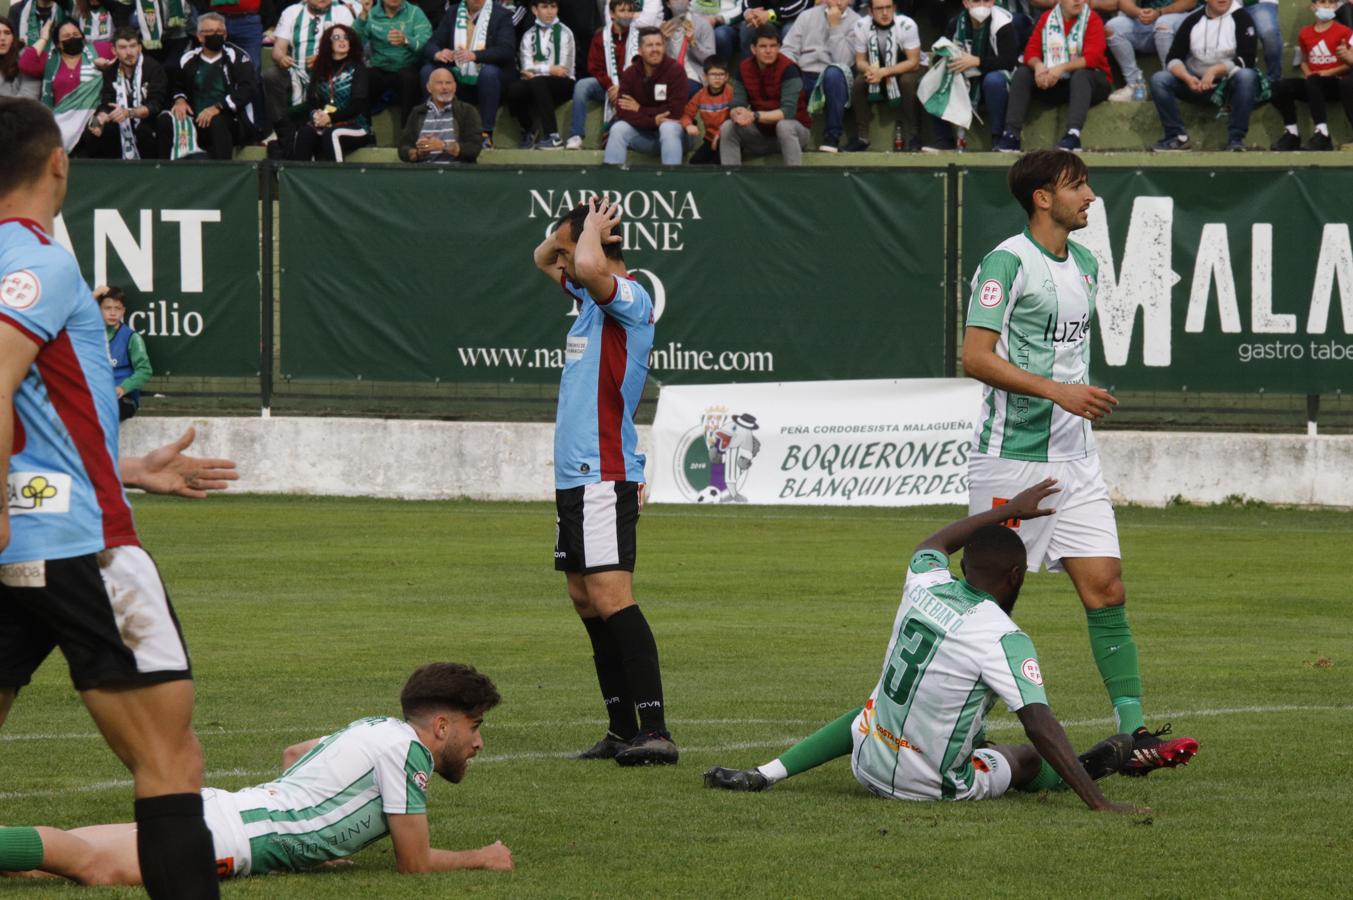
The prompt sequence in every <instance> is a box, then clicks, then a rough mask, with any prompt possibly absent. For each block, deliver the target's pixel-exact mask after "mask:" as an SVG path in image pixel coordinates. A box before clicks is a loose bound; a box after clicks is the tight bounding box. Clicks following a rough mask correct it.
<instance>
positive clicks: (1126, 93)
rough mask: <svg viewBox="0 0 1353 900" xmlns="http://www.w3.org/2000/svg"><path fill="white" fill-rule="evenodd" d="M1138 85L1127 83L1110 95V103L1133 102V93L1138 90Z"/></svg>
mask: <svg viewBox="0 0 1353 900" xmlns="http://www.w3.org/2000/svg"><path fill="white" fill-rule="evenodd" d="M1136 90H1137V85H1135V84H1125V85H1123V86H1122V87H1120V88H1119V89H1118V90H1116V91H1114V92H1113V93H1112V94H1110V95H1109V102H1110V103H1131V102H1132V95H1133V94H1134V93H1135V92H1136Z"/></svg>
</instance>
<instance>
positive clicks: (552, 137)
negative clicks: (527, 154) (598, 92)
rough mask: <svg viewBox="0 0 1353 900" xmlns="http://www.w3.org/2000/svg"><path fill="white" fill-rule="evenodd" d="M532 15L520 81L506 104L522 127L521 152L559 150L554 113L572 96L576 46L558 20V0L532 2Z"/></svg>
mask: <svg viewBox="0 0 1353 900" xmlns="http://www.w3.org/2000/svg"><path fill="white" fill-rule="evenodd" d="M531 13H532V15H534V16H535V22H534V23H532V25H531V27H530V28H528V29H527V31H526V33H525V34H524V35H522V38H521V48H520V53H519V54H518V55H519V57H520V60H519V65H520V68H521V78H520V79H519V80H517V81H514V82H512V84H511V85H510V86H509V87H508V92H507V104H508V108H509V109H511V110H512V114H513V115H514V116H516V118H517V122H518V123H520V125H521V133H522V149H530V148H531V147H537V148H539V149H541V150H557V149H559V148H560V147H562V146H564V142H563V141H562V140H560V139H559V121H558V116H557V115H556V112H555V110H556V109H557V108H558V106H559V104H561V103H563V102H564V101H565V100H567V99H568V98H569V97H572V96H573V67H574V60H575V57H576V54H577V45H576V42H575V41H574V39H573V32H572V31H571V30H569V27H568V26H567V25H565V24H564V23H563V22H560V21H559V2H558V0H532V3H531Z"/></svg>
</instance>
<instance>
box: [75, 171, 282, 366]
mask: <svg viewBox="0 0 1353 900" xmlns="http://www.w3.org/2000/svg"><path fill="white" fill-rule="evenodd" d="M55 231H56V234H55V235H54V237H56V239H57V240H58V241H59V242H60V243H62V244H63V245H65V246H66V247H67V249H69V250H70V251H71V252H72V253H74V254H75V258H76V259H77V260H79V262H80V271H81V272H82V273H83V274H84V276H85V280H87V281H88V282H89V283H90V285H99V284H110V285H116V286H117V287H120V288H122V289H123V290H124V291H125V292H126V295H127V324H128V325H130V326H131V327H132V328H133V329H135V330H136V331H138V332H140V333H141V335H142V336H143V337H144V338H145V341H146V352H147V354H148V355H149V356H150V362H151V366H152V367H153V368H154V369H155V374H156V375H196V376H251V375H255V374H257V373H258V358H259V353H258V348H259V218H258V167H257V166H253V165H239V164H232V163H205V162H203V163H174V164H165V163H149V162H147V163H129V162H122V161H110V162H95V161H89V160H77V161H74V162H72V163H71V177H70V189H69V190H68V192H67V194H66V202H65V205H64V206H63V207H62V211H61V216H60V217H59V218H58V219H57V221H56V226H55Z"/></svg>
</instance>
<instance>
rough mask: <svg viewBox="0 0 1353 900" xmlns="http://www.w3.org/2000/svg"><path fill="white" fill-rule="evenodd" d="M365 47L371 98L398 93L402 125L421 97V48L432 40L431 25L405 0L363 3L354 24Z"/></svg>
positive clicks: (363, 0)
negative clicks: (386, 93) (367, 55)
mask: <svg viewBox="0 0 1353 900" xmlns="http://www.w3.org/2000/svg"><path fill="white" fill-rule="evenodd" d="M353 27H355V28H356V29H357V34H358V35H359V36H360V37H361V39H362V41H363V42H364V43H365V44H366V47H367V51H368V54H369V58H368V59H367V65H368V67H369V68H368V70H367V71H368V73H369V77H370V80H371V95H372V96H373V97H380V96H381V95H382V94H384V93H385V92H386V91H391V90H395V91H398V92H399V120H400V121H401V122H403V121H404V120H405V119H407V118H408V117H409V112H410V111H411V110H412V109H413V108H414V106H415V105H416V104H417V103H418V101H419V99H420V98H421V96H422V91H423V87H422V84H421V83H420V82H419V80H418V71H419V68H420V67H421V65H422V59H423V47H424V46H426V44H427V42H428V38H430V37H432V23H431V22H429V21H428V17H427V16H426V15H425V14H424V13H423V11H422V10H421V9H419V8H418V7H417V6H415V5H414V4H412V3H410V2H408V0H379V2H376V0H362V13H361V15H359V16H358V17H357V21H356V22H354V23H353Z"/></svg>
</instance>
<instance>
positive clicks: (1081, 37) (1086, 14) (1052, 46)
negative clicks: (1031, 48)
mask: <svg viewBox="0 0 1353 900" xmlns="http://www.w3.org/2000/svg"><path fill="white" fill-rule="evenodd" d="M1091 15H1092V13H1091V12H1090V10H1089V9H1085V10H1082V11H1081V14H1080V16H1079V17H1077V19H1076V24H1075V25H1072V26H1071V31H1070V32H1068V31H1067V30H1066V25H1065V23H1064V22H1063V21H1062V4H1060V3H1058V4H1057V5H1056V6H1054V7H1053V8H1052V12H1050V13H1048V17H1047V19H1045V20H1044V22H1043V65H1045V66H1047V67H1048V68H1049V69H1051V68H1053V67H1054V66H1060V65H1061V64H1062V63H1067V62H1070V61H1071V60H1073V59H1079V58H1080V57H1082V56H1084V55H1085V28H1086V26H1087V24H1088V23H1089V21H1090V16H1091ZM1070 77H1071V73H1070V72H1065V73H1063V74H1062V78H1063V79H1066V78H1070Z"/></svg>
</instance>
